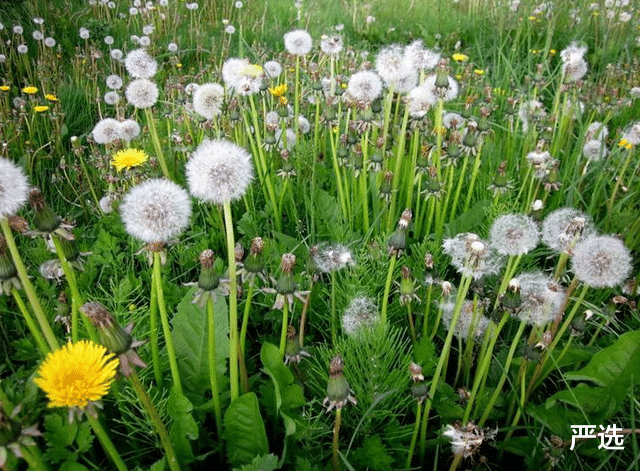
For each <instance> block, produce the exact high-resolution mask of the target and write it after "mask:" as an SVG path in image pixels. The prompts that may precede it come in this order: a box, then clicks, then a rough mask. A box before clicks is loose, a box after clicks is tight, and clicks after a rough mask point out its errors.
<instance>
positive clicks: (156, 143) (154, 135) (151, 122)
mask: <svg viewBox="0 0 640 471" xmlns="http://www.w3.org/2000/svg"><path fill="white" fill-rule="evenodd" d="M144 115H145V117H146V118H147V125H148V126H149V134H151V141H152V142H153V148H154V150H155V151H156V157H157V158H158V163H159V164H160V168H161V169H162V174H163V175H164V177H165V178H166V179H167V180H172V178H171V174H170V173H169V167H167V161H166V159H165V158H164V151H163V150H162V144H161V143H160V137H159V136H158V129H157V128H156V121H155V118H154V116H153V113H152V112H151V109H150V108H145V109H144Z"/></svg>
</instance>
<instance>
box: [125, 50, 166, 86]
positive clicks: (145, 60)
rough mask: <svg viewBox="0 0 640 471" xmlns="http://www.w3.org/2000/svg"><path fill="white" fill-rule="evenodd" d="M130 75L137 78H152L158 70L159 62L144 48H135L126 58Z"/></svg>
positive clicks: (126, 65) (126, 66)
mask: <svg viewBox="0 0 640 471" xmlns="http://www.w3.org/2000/svg"><path fill="white" fill-rule="evenodd" d="M124 66H125V68H126V69H127V72H129V75H131V76H132V77H135V78H145V79H148V78H151V77H153V76H154V75H155V74H156V72H157V71H158V63H157V62H156V60H155V59H154V58H153V57H151V56H150V55H149V54H148V53H147V51H145V50H144V49H134V50H133V51H131V52H129V53H128V54H127V56H126V57H125V59H124Z"/></svg>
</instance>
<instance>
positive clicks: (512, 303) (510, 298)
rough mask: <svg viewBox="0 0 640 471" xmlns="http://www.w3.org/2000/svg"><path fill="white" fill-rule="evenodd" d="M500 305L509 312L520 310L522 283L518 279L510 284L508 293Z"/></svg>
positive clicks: (501, 298)
mask: <svg viewBox="0 0 640 471" xmlns="http://www.w3.org/2000/svg"><path fill="white" fill-rule="evenodd" d="M500 303H501V304H502V307H503V308H504V309H507V310H509V311H512V310H515V309H518V308H519V307H520V305H521V304H522V297H521V296H520V282H519V281H518V280H517V279H516V278H513V279H511V281H510V282H509V286H508V287H507V291H506V292H505V293H504V294H503V295H502V296H501V297H500Z"/></svg>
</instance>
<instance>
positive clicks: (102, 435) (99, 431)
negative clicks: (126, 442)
mask: <svg viewBox="0 0 640 471" xmlns="http://www.w3.org/2000/svg"><path fill="white" fill-rule="evenodd" d="M87 419H88V420H89V424H90V425H91V428H92V429H93V432H94V433H95V434H96V437H98V441H99V442H100V445H102V448H103V449H104V451H105V452H106V453H107V455H109V458H111V461H113V464H114V465H115V466H116V468H118V471H127V470H128V468H127V466H126V465H125V464H124V461H122V458H121V457H120V453H118V450H117V449H116V447H115V446H114V444H113V442H112V441H111V439H110V438H109V435H107V432H106V431H105V429H104V427H102V424H101V423H100V420H98V418H96V417H93V416H92V415H91V414H87Z"/></svg>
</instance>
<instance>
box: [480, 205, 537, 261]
mask: <svg viewBox="0 0 640 471" xmlns="http://www.w3.org/2000/svg"><path fill="white" fill-rule="evenodd" d="M490 233H491V236H490V238H491V245H492V246H493V247H495V249H496V251H497V252H498V253H501V254H503V255H522V254H526V253H528V252H530V251H531V250H533V249H534V248H535V247H536V246H537V245H538V240H539V238H540V234H539V232H538V227H537V225H536V223H535V222H534V221H533V219H531V218H530V217H527V216H523V215H521V214H505V215H504V216H500V217H499V218H497V219H496V220H495V221H494V222H493V225H492V226H491V232H490Z"/></svg>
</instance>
